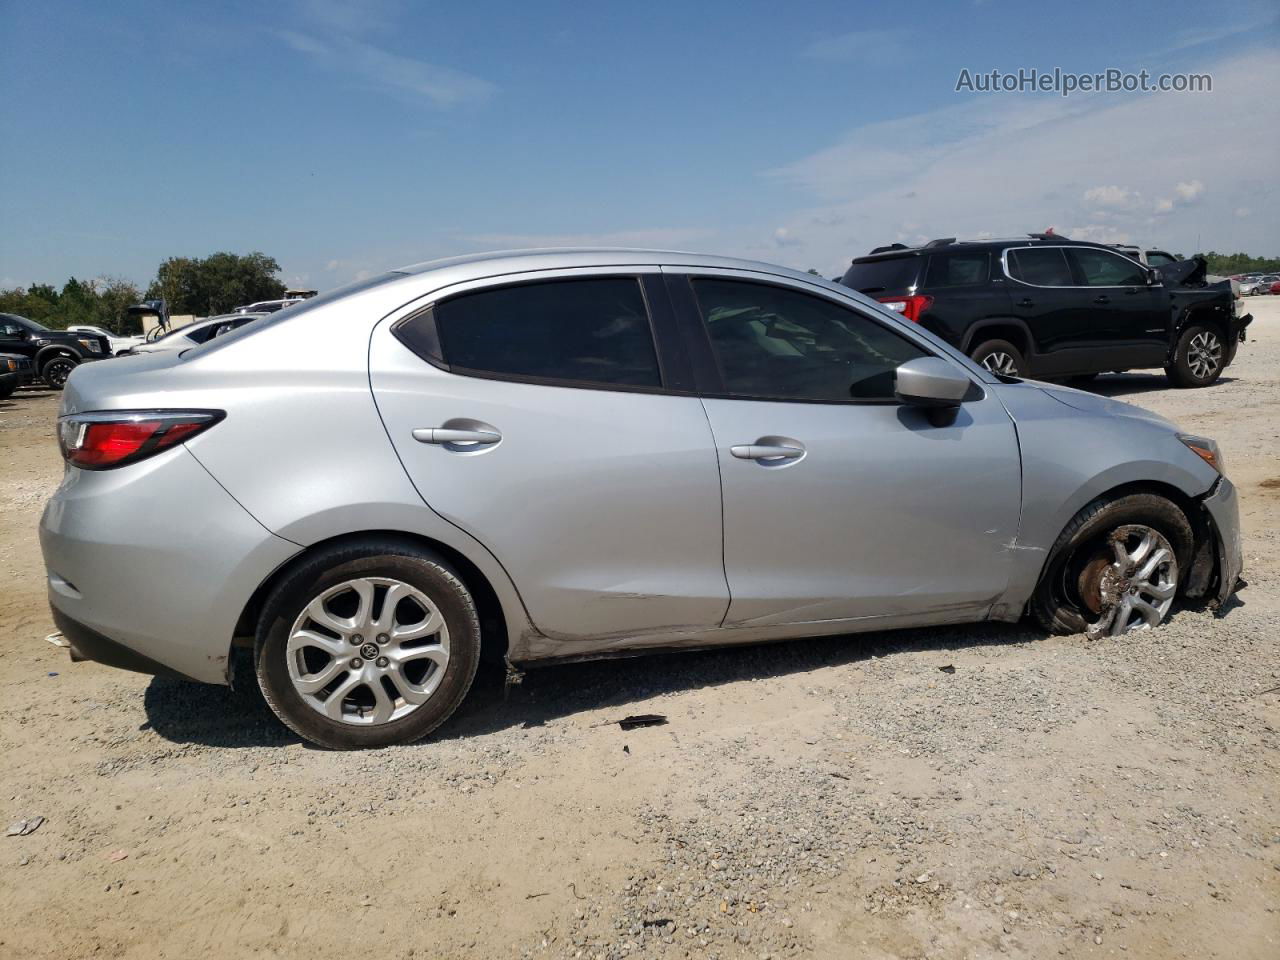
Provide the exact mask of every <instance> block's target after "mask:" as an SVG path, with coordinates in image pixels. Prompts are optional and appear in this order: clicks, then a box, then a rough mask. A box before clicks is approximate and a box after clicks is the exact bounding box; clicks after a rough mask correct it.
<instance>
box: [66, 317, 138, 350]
mask: <svg viewBox="0 0 1280 960" xmlns="http://www.w3.org/2000/svg"><path fill="white" fill-rule="evenodd" d="M67 329H68V330H70V331H72V332H73V333H92V334H94V335H95V336H99V337H104V338H106V341H107V347H108V350H109V351H110V353H111V355H112V356H113V357H114V356H116V355H117V354H120V353H123V352H124V351H126V350H128V349H129V348H130V347H136V346H137V345H138V344H140V343H146V342H147V338H146V337H122V336H120V335H119V334H115V333H112V332H111V331H110V330H106V329H103V328H102V327H92V326H87V325H83V324H76V325H73V326H70V327H67Z"/></svg>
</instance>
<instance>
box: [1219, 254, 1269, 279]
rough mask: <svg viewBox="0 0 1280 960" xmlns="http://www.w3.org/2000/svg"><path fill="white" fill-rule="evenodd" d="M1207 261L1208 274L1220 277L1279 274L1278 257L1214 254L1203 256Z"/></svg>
mask: <svg viewBox="0 0 1280 960" xmlns="http://www.w3.org/2000/svg"><path fill="white" fill-rule="evenodd" d="M1204 258H1205V259H1206V260H1208V261H1209V272H1210V273H1213V274H1217V275H1218V276H1220V277H1229V276H1231V275H1232V274H1234V273H1280V257H1254V256H1250V255H1249V254H1247V253H1215V252H1214V251H1213V250H1210V251H1209V252H1208V253H1206V254H1205V255H1204Z"/></svg>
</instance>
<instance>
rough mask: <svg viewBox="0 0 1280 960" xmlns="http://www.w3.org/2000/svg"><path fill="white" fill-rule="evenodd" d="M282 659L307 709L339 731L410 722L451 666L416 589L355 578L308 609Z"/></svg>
mask: <svg viewBox="0 0 1280 960" xmlns="http://www.w3.org/2000/svg"><path fill="white" fill-rule="evenodd" d="M285 657H286V660H287V662H288V668H289V679H290V681H291V682H292V683H293V688H294V690H296V691H297V692H298V695H299V696H301V697H302V700H303V702H305V703H306V704H307V706H309V707H311V708H312V709H313V710H315V711H316V712H317V713H321V714H323V715H324V716H326V717H328V718H329V719H330V720H335V721H337V722H339V723H348V724H354V725H359V726H376V725H379V724H384V723H391V722H393V721H396V720H400V719H401V718H403V717H406V716H408V715H409V714H411V713H413V711H415V710H417V709H418V708H419V707H420V706H422V705H423V704H424V703H426V702H427V701H428V700H430V699H431V697H432V696H433V695H434V694H435V692H436V690H437V689H438V688H439V686H440V682H441V681H442V680H443V679H444V673H445V668H446V667H448V665H449V628H448V626H447V625H446V624H445V621H444V616H443V615H442V614H441V613H440V608H439V607H438V606H436V604H435V603H434V602H433V601H432V600H431V598H430V597H429V596H427V594H425V593H424V592H423V591H421V590H419V589H418V588H417V587H414V586H412V585H411V584H408V583H405V582H404V581H402V580H395V579H392V578H389V577H360V578H358V579H355V580H347V581H345V582H344V583H340V584H338V585H337V586H333V587H330V588H328V589H327V590H325V591H324V592H323V593H321V594H319V595H318V596H316V597H315V598H313V599H312V600H311V602H310V603H308V604H307V605H306V607H305V608H304V609H303V611H302V613H300V614H299V615H298V619H297V620H295V621H294V623H293V627H292V628H291V629H290V631H289V641H288V644H287V645H286V648H285Z"/></svg>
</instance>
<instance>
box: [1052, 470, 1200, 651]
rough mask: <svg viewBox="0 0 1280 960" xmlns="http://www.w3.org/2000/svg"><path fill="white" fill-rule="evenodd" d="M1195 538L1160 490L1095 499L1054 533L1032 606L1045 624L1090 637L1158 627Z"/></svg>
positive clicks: (1173, 595)
mask: <svg viewBox="0 0 1280 960" xmlns="http://www.w3.org/2000/svg"><path fill="white" fill-rule="evenodd" d="M1193 543H1194V539H1193V535H1192V532H1191V525H1190V524H1189V523H1188V522H1187V518H1186V516H1184V515H1183V513H1182V511H1181V510H1180V509H1179V508H1178V507H1177V506H1176V505H1175V504H1173V503H1171V502H1170V501H1169V500H1166V499H1165V498H1164V497H1160V496H1156V495H1154V494H1131V495H1129V496H1125V497H1120V498H1119V499H1116V500H1112V501H1104V500H1099V501H1095V502H1094V503H1092V504H1090V505H1089V506H1087V507H1085V509H1084V510H1082V511H1081V512H1080V513H1079V514H1078V515H1077V516H1076V518H1075V519H1074V520H1072V522H1071V523H1070V524H1068V525H1067V529H1066V530H1064V531H1063V533H1062V536H1060V537H1059V538H1058V542H1057V544H1055V545H1054V548H1053V550H1052V551H1051V553H1050V561H1049V566H1048V568H1047V569H1046V571H1045V574H1044V577H1043V579H1042V580H1041V582H1040V585H1039V586H1038V587H1037V588H1036V593H1035V596H1034V597H1033V599H1032V610H1033V612H1034V613H1035V615H1036V618H1037V619H1038V620H1039V621H1040V623H1041V625H1042V626H1044V627H1045V629H1047V630H1049V631H1051V632H1053V633H1085V634H1087V635H1088V636H1089V637H1090V639H1097V638H1099V637H1105V636H1112V637H1115V636H1121V635H1123V634H1126V633H1131V632H1133V631H1135V630H1149V629H1151V628H1152V627H1157V626H1159V625H1160V624H1161V623H1163V622H1164V620H1165V618H1166V617H1167V616H1168V615H1169V611H1170V609H1171V608H1172V607H1173V601H1174V598H1175V597H1176V596H1177V593H1178V587H1179V585H1180V582H1181V577H1182V571H1183V570H1185V569H1186V567H1187V563H1188V560H1189V558H1190V556H1191V551H1192V546H1193Z"/></svg>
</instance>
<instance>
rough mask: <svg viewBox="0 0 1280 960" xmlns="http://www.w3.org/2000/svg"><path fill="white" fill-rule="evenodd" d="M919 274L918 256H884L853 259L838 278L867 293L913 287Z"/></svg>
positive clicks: (896, 291)
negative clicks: (869, 258)
mask: <svg viewBox="0 0 1280 960" xmlns="http://www.w3.org/2000/svg"><path fill="white" fill-rule="evenodd" d="M919 276H920V258H919V257H916V256H911V257H884V258H881V259H876V260H855V261H854V262H853V263H851V264H850V265H849V269H848V270H846V271H845V274H844V276H843V277H841V278H840V282H841V283H843V284H844V285H845V286H846V287H853V289H855V290H858V291H860V292H862V293H867V294H877V293H902V292H903V291H904V290H906V289H907V288H909V287H914V286H915V285H916V279H917V278H918V277H919Z"/></svg>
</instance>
